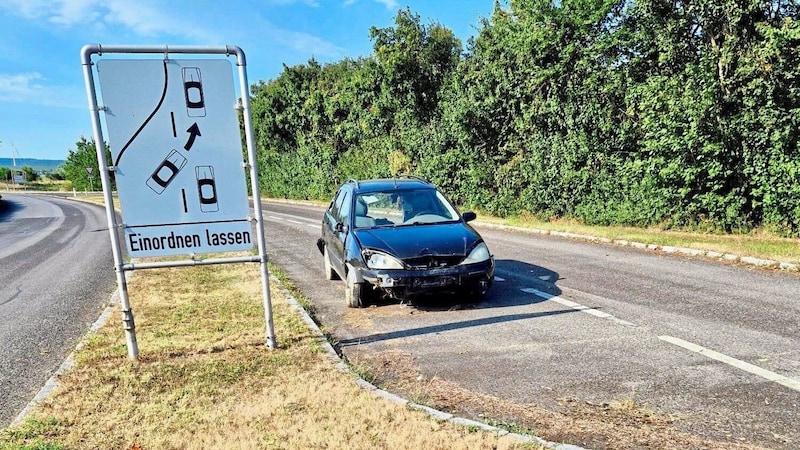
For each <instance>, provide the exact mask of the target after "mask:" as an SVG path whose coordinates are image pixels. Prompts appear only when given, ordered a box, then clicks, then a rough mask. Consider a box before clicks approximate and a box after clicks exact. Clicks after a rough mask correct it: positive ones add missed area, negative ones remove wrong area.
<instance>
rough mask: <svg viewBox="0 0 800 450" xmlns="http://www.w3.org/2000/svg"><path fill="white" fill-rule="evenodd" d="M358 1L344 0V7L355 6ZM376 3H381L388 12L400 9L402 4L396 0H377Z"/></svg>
mask: <svg viewBox="0 0 800 450" xmlns="http://www.w3.org/2000/svg"><path fill="white" fill-rule="evenodd" d="M356 2H358V0H344V4H343V6H345V7H347V6H352V5H355V4H356ZM375 2H376V3H380V4H382V5H383V6H385V7H386V9H388V10H395V9H397V8H399V7H400V4H399V3H397V1H396V0H375Z"/></svg>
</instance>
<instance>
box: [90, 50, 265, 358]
mask: <svg viewBox="0 0 800 450" xmlns="http://www.w3.org/2000/svg"><path fill="white" fill-rule="evenodd" d="M106 53H111V54H151V55H158V54H160V55H163V57H164V60H165V61H166V60H169V55H170V54H171V53H175V54H193V55H224V56H225V57H230V56H235V57H236V66H237V67H238V72H239V91H240V94H241V99H240V100H241V110H242V113H243V121H244V131H245V139H246V144H247V158H248V161H247V162H246V163H244V164H245V166H246V169H249V177H250V188H251V193H252V195H253V200H254V201H253V210H254V215H255V217H253V218H252V220H253V221H254V222H255V224H256V243H257V245H258V253H259V254H258V256H252V257H237V258H207V259H198V258H196V257H195V256H194V255H192V257H191V259H189V260H182V261H165V262H153V263H136V262H130V263H125V262H124V261H123V258H122V246H121V244H120V238H119V230H120V229H121V228H122V227H124V224H120V223H118V221H117V216H116V213H115V210H114V199H113V196H112V192H111V179H110V176H109V173H110V172H113V171H114V170H116V167H114V166H113V165H109V164H108V161H106V155H105V140H104V138H103V130H102V125H101V121H100V112H101V111H103V110H104V108H103V107H100V106H98V104H97V92H96V88H95V81H94V74H93V69H92V66H93V65H94V63H93V61H92V56H93V55H98V56H102V55H103V54H106ZM81 65H82V66H83V75H84V81H85V85H86V95H87V97H88V102H89V115H90V118H91V121H92V131H93V135H94V141H95V147H96V151H97V161H98V164H99V167H100V170H99V171H98V172H99V173H100V181H101V183H102V187H103V195H104V199H105V206H106V220H107V222H108V230H109V236H110V238H111V250H112V253H113V256H114V270H115V272H116V275H117V286H118V287H119V293H120V308H121V310H122V323H123V328H124V330H125V340H126V344H127V348H128V356H129V357H130V358H131V359H137V358H138V354H139V349H138V345H137V342H136V326H135V323H134V318H133V312H132V310H131V305H130V301H129V299H128V285H127V281H126V279H125V272H126V271H132V270H136V269H149V268H160V267H185V266H196V265H209V264H228V263H244V262H258V263H259V264H260V269H261V288H262V289H261V290H262V295H263V299H264V319H265V322H266V345H267V347H268V348H270V349H273V348H275V346H276V339H275V329H274V325H273V320H272V302H271V299H270V291H269V273H268V269H267V262H268V258H267V251H266V241H265V238H264V216H263V212H262V209H261V202H260V201H259V199H260V190H259V182H258V166H257V164H256V151H255V144H254V142H255V140H254V138H253V126H252V120H251V117H250V88H249V85H248V81H247V71H246V67H247V64H246V58H245V54H244V51H243V50H242V49H241V48H239V47H238V46H233V45H226V46H209V47H206V46H167V45H163V46H137V45H100V44H93V45H85V46H84V47H83V48H82V49H81ZM123 219H124V218H123Z"/></svg>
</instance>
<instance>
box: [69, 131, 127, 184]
mask: <svg viewBox="0 0 800 450" xmlns="http://www.w3.org/2000/svg"><path fill="white" fill-rule="evenodd" d="M75 147H76V149H75V150H70V151H69V155H68V156H67V159H66V161H65V162H64V165H63V166H62V168H61V172H62V174H63V176H64V179H65V180H68V181H70V182H71V183H72V187H73V188H75V189H77V190H79V191H85V190H100V189H102V186H101V183H100V171H99V168H98V166H99V164H98V162H97V150H96V147H95V142H94V140H93V139H92V140H87V139H86V138H84V137H83V136H81V138H80V140H79V141H78V142H76V143H75ZM105 147H106V150H105V151H106V161H111V150H110V149H109V148H108V145H106V146H105ZM87 167H91V168H92V173H91V175H90V174H89V171H88V170H87ZM110 176H111V189H112V190H114V189H116V183H115V181H114V173H113V172H111V173H110Z"/></svg>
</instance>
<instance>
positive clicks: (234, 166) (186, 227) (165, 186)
mask: <svg viewBox="0 0 800 450" xmlns="http://www.w3.org/2000/svg"><path fill="white" fill-rule="evenodd" d="M97 74H98V81H99V84H100V90H101V93H102V102H103V106H104V107H105V109H104V111H105V120H106V127H107V129H108V134H109V146H110V147H111V155H112V162H111V164H112V165H114V166H116V171H115V177H116V182H117V190H118V192H119V201H120V207H121V209H122V220H123V222H124V225H125V242H126V244H127V247H128V251H129V252H130V255H131V256H133V257H141V256H162V255H177V254H190V253H208V252H219V251H232V250H246V249H251V248H253V246H254V245H255V243H256V239H255V237H254V233H253V230H252V225H251V221H250V217H249V215H250V207H249V203H248V198H247V186H246V179H245V170H244V165H243V164H242V161H243V156H242V143H241V142H242V141H241V137H240V132H239V120H238V115H237V111H236V109H235V105H236V94H235V91H234V82H233V69H232V66H231V64H230V62H229V61H228V60H225V59H200V60H188V59H186V60H183V59H174V60H173V59H166V60H161V59H122V60H115V59H103V60H100V61H98V63H97Z"/></svg>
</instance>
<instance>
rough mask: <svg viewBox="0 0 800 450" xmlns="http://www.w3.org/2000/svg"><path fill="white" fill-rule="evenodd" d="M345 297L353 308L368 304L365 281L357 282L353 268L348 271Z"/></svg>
mask: <svg viewBox="0 0 800 450" xmlns="http://www.w3.org/2000/svg"><path fill="white" fill-rule="evenodd" d="M344 298H345V300H346V301H347V306H349V307H351V308H363V307H364V306H366V303H367V302H366V301H365V292H364V283H357V282H356V276H355V273H354V272H353V271H352V270H351V271H348V272H347V280H346V281H345V293H344Z"/></svg>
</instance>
